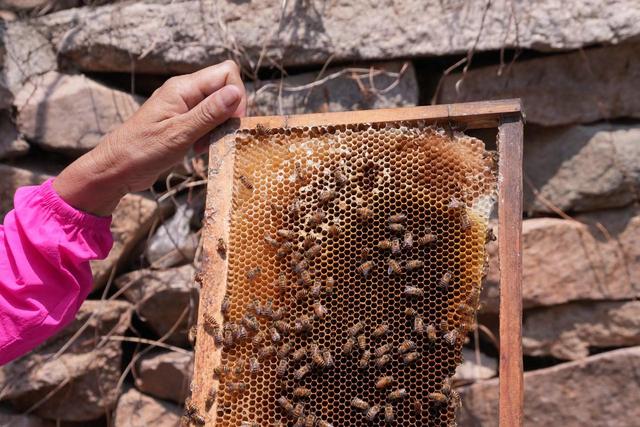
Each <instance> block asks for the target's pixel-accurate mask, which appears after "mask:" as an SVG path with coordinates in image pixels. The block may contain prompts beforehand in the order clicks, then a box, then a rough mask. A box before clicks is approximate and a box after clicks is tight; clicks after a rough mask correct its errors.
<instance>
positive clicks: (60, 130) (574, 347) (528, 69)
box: [0, 0, 640, 427]
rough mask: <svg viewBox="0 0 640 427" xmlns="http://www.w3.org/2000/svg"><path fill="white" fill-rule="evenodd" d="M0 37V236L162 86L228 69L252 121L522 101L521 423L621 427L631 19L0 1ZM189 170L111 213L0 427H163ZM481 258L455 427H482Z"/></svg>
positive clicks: (189, 271) (186, 347) (192, 202)
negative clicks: (209, 69)
mask: <svg viewBox="0 0 640 427" xmlns="http://www.w3.org/2000/svg"><path fill="white" fill-rule="evenodd" d="M283 5H284V6H285V9H284V10H283V9H282V7H283ZM0 19H1V21H0V44H1V46H0V62H1V65H2V67H1V69H0V129H2V132H1V135H0V218H1V217H3V216H4V214H5V213H6V212H7V211H8V210H10V209H11V206H12V195H13V193H14V192H15V190H16V189H17V188H18V187H20V186H24V185H35V184H38V183H40V182H43V181H44V180H46V179H47V178H49V177H51V176H55V174H57V173H58V172H59V171H60V170H61V169H62V168H64V166H65V165H66V164H68V163H69V162H71V161H72V160H73V159H74V158H75V157H77V156H78V155H80V154H82V153H83V152H86V151H87V150H90V149H91V148H92V147H94V146H95V145H96V144H97V143H98V142H99V141H100V138H101V137H102V135H104V134H105V133H107V132H109V131H110V130H111V129H113V128H114V127H116V126H118V124H119V123H122V122H123V121H124V120H126V119H127V118H128V117H129V116H130V115H131V114H132V113H133V112H134V111H135V110H136V109H137V108H138V107H139V105H141V103H143V102H144V100H145V97H146V96H148V95H149V94H150V93H151V92H152V91H153V90H154V89H155V88H157V87H158V86H159V85H160V84H161V83H162V82H163V81H164V80H165V79H166V78H168V77H169V76H171V75H174V74H177V73H184V72H190V71H193V70H196V69H198V68H201V67H203V66H206V65H209V64H212V63H215V62H218V61H221V60H223V59H227V58H232V59H235V60H236V61H238V62H239V63H240V64H241V65H242V69H243V71H244V72H245V77H246V80H247V87H248V90H249V93H250V105H249V109H250V113H251V114H257V115H261V114H294V113H303V112H325V111H343V110H351V109H367V108H388V107H401V106H410V105H416V104H419V103H426V102H430V101H431V100H434V101H436V102H439V103H449V102H460V101H470V100H485V99H499V98H509V97H521V98H522V99H523V102H524V109H525V113H526V119H527V122H526V126H525V158H524V172H525V200H524V202H525V203H524V212H523V216H524V218H525V221H524V236H523V247H524V306H525V318H524V329H523V331H524V332H523V333H524V352H525V355H526V357H525V370H526V371H527V372H526V374H525V386H526V393H527V397H526V410H525V425H526V426H546V425H561V424H567V425H592V426H605V425H620V426H623V425H624V426H627V425H628V426H631V425H637V418H638V416H639V415H640V414H638V405H637V396H638V394H639V393H640V390H639V389H638V387H639V383H638V380H637V378H639V375H640V371H639V369H640V368H639V366H640V365H639V362H638V360H639V355H640V321H639V319H640V303H639V302H638V301H637V299H638V297H640V245H638V242H640V212H639V210H638V209H639V206H638V202H639V201H640V89H639V88H638V82H640V6H639V5H638V3H637V0H604V1H599V2H584V1H578V0H567V1H564V2H560V1H558V0H541V1H537V2H530V1H525V0H500V1H494V2H488V3H487V2H484V1H469V2H465V1H447V2H443V1H441V0H427V1H421V0H394V1H391V0H381V1H378V2H375V7H373V6H372V5H371V4H370V3H368V2H357V1H356V2H354V1H348V0H336V1H331V2H321V1H316V0H311V1H289V2H281V1H267V0H252V1H216V2H214V1H213V0H179V1H170V0H139V1H133V0H128V1H116V0H112V1H109V0H99V1H95V0H27V1H18V0H0ZM468 53H469V54H468ZM456 63H458V67H452V66H453V65H454V64H456ZM465 66H469V68H468V69H467V70H463V69H464V68H465ZM450 67H451V68H450ZM489 139H491V135H489ZM204 171H206V164H205V160H204V159H203V158H201V157H199V158H194V159H189V160H188V161H185V162H184V164H182V165H180V166H179V167H177V168H176V170H175V171H174V172H176V173H174V174H172V175H167V176H165V177H163V179H162V180H161V181H160V182H158V183H157V185H156V186H155V187H154V189H155V191H154V192H153V193H152V192H148V193H144V194H132V195H129V196H127V197H126V198H125V199H123V201H122V202H121V204H120V205H119V206H118V209H117V210H116V212H115V214H114V220H113V225H112V231H113V234H114V237H115V240H116V244H115V246H114V250H113V251H112V253H111V254H110V256H109V257H108V258H107V259H106V260H104V261H99V262H95V263H94V264H93V265H92V267H93V271H94V278H95V290H94V292H93V293H92V294H91V296H90V298H89V301H87V302H85V303H84V304H83V306H82V308H81V310H80V312H79V313H78V316H77V319H76V321H75V322H73V323H72V324H71V325H69V326H68V327H67V328H66V329H65V330H64V331H63V332H61V333H60V334H59V335H58V336H56V337H54V338H52V339H50V340H49V341H48V342H46V343H44V344H43V345H42V346H40V347H39V348H38V349H36V350H35V351H33V352H32V353H31V354H29V355H27V356H25V357H23V358H21V359H19V360H16V361H14V362H12V363H10V364H8V365H6V366H4V367H0V424H2V423H6V424H10V425H24V426H49V425H67V424H66V423H73V425H114V426H117V427H122V426H146V425H160V426H164V425H166V426H174V425H176V424H177V422H178V419H179V416H180V413H181V411H182V409H181V406H182V405H183V402H184V400H185V398H186V396H187V395H188V393H189V383H190V372H191V369H192V358H193V350H192V347H191V345H190V344H189V340H188V329H189V327H190V326H191V325H192V324H193V320H194V318H195V316H196V310H197V300H198V287H197V285H196V284H195V281H194V272H195V269H196V267H197V263H198V258H197V255H198V253H199V251H198V240H199V230H200V227H201V220H202V214H203V204H204V201H203V192H202V190H203V188H202V187H201V186H200V187H197V186H196V187H193V188H191V189H190V190H189V191H177V190H175V189H176V188H177V187H178V186H179V184H180V183H184V182H185V180H191V181H193V182H195V181H198V180H199V179H201V178H202V177H203V176H204V175H203V173H204ZM185 177H186V178H185ZM167 185H169V186H170V187H171V188H168V187H167ZM167 191H169V194H170V195H171V196H173V197H165V196H162V195H163V194H165V193H166V192H167ZM489 251H490V253H491V254H492V255H493V257H492V259H491V263H490V269H489V274H488V276H487V279H486V283H485V289H484V292H483V308H482V312H481V314H480V315H479V320H478V323H479V325H480V327H479V332H478V340H477V343H478V344H477V345H476V344H475V343H476V340H474V339H471V340H470V341H469V344H468V348H466V349H465V352H464V357H465V360H466V361H465V363H464V365H463V366H462V367H461V368H460V369H459V371H458V373H457V375H456V384H457V385H458V386H460V387H461V392H462V393H463V396H464V398H465V399H464V405H463V408H462V409H461V411H460V420H459V421H460V422H459V425H461V426H476V425H477V426H494V425H497V379H496V378H495V377H496V375H497V374H496V372H497V365H498V354H497V348H496V344H497V343H496V336H497V325H498V315H497V311H498V304H497V303H498V295H499V294H498V293H499V282H498V271H497V259H496V256H497V250H496V247H495V245H491V246H490V247H489ZM471 338H473V337H471ZM27 412H28V415H27V414H25V413H27ZM56 423H58V424H56Z"/></svg>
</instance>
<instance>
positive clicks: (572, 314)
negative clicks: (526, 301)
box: [522, 301, 640, 360]
mask: <svg viewBox="0 0 640 427" xmlns="http://www.w3.org/2000/svg"><path fill="white" fill-rule="evenodd" d="M522 335H523V337H522V346H523V349H524V352H525V354H528V355H531V356H548V355H551V356H553V357H556V358H558V359H569V360H575V359H581V358H583V357H587V356H588V355H589V349H590V348H598V347H623V346H632V345H640V301H599V302H574V303H569V304H563V305H559V306H554V307H544V308H539V309H535V310H530V311H528V312H527V314H526V316H525V321H524V324H523V331H522Z"/></svg>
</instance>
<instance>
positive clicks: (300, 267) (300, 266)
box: [293, 259, 309, 274]
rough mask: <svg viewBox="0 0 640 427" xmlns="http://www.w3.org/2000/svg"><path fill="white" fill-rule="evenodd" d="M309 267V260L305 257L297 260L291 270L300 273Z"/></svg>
mask: <svg viewBox="0 0 640 427" xmlns="http://www.w3.org/2000/svg"><path fill="white" fill-rule="evenodd" d="M308 268H309V262H308V261H307V260H306V259H303V260H302V261H300V262H297V263H296V264H295V265H294V266H293V272H294V273H296V274H300V273H302V272H303V271H305V270H307V269H308Z"/></svg>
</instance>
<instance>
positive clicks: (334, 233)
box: [327, 224, 341, 238]
mask: <svg viewBox="0 0 640 427" xmlns="http://www.w3.org/2000/svg"><path fill="white" fill-rule="evenodd" d="M327 234H328V235H329V237H334V238H335V237H340V234H341V231H340V227H338V226H337V225H335V224H331V225H330V226H328V227H327Z"/></svg>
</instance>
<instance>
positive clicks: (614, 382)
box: [458, 347, 640, 427]
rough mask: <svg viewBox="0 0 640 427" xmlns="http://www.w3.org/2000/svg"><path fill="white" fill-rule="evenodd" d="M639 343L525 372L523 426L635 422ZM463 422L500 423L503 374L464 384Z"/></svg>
mask: <svg viewBox="0 0 640 427" xmlns="http://www.w3.org/2000/svg"><path fill="white" fill-rule="evenodd" d="M638 378H640V347H633V348H628V349H622V350H616V351H611V352H607V353H602V354H599V355H597V356H593V357H589V358H587V359H583V360H581V361H576V362H569V363H563V364H560V365H557V366H554V367H551V368H546V369H540V370H537V371H532V372H526V373H525V375H524V385H525V396H526V397H525V400H526V402H525V405H524V426H525V427H530V426H531V427H533V426H592V427H605V426H607V427H609V426H634V425H637V423H638V419H639V417H640V405H638V396H640V381H638V380H637V379H638ZM461 392H462V402H463V407H462V409H461V410H460V411H459V414H458V423H459V425H461V426H468V427H472V426H497V425H498V379H492V380H488V381H483V382H479V383H476V384H474V385H471V386H469V387H466V388H463V389H462V390H461Z"/></svg>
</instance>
